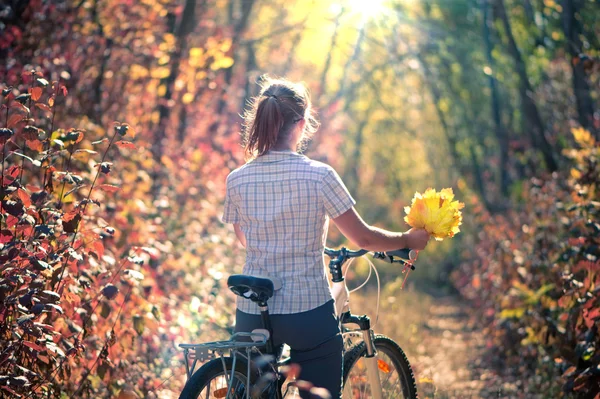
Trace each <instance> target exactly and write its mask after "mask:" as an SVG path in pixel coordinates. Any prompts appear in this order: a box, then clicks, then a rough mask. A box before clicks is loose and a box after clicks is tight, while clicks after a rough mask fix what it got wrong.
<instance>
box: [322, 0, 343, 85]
mask: <svg viewBox="0 0 600 399" xmlns="http://www.w3.org/2000/svg"><path fill="white" fill-rule="evenodd" d="M344 12H345V10H344V8H343V7H342V9H341V10H340V12H339V13H338V15H337V16H336V18H335V28H334V29H333V34H332V35H331V44H330V45H329V51H328V52H327V58H326V59H325V65H324V66H323V72H322V73H321V81H320V84H319V89H320V94H321V95H323V94H325V92H326V89H325V86H326V84H327V73H328V72H329V67H330V66H331V56H332V53H333V50H334V49H335V45H336V43H337V36H338V29H339V27H340V19H341V18H342V15H344Z"/></svg>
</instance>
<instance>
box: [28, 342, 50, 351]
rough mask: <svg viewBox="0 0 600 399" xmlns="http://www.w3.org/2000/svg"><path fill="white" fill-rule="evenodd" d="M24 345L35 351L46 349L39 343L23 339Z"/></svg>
mask: <svg viewBox="0 0 600 399" xmlns="http://www.w3.org/2000/svg"><path fill="white" fill-rule="evenodd" d="M23 345H25V346H26V347H28V348H31V349H33V350H34V351H38V352H42V351H44V350H45V349H44V348H42V347H41V346H39V345H38V344H36V343H33V342H29V341H23Z"/></svg>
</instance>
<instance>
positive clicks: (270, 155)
mask: <svg viewBox="0 0 600 399" xmlns="http://www.w3.org/2000/svg"><path fill="white" fill-rule="evenodd" d="M297 157H300V158H303V157H304V155H302V154H298V153H297V152H295V151H292V150H285V151H273V150H270V151H268V152H267V153H265V154H263V155H261V156H259V157H256V158H255V159H254V160H253V162H278V161H283V160H285V159H291V158H297Z"/></svg>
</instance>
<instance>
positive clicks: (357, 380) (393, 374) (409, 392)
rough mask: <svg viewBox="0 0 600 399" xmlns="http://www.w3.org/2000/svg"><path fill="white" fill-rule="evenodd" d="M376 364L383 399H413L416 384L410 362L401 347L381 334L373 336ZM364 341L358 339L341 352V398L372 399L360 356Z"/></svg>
mask: <svg viewBox="0 0 600 399" xmlns="http://www.w3.org/2000/svg"><path fill="white" fill-rule="evenodd" d="M374 344H375V348H376V350H377V366H378V370H379V379H380V381H381V388H382V391H383V398H384V399H392V398H393V399H396V398H403V399H417V386H416V383H415V377H414V374H413V371H412V368H411V367H410V363H409V362H408V359H407V358H406V355H405V354H404V352H403V351H402V349H401V348H400V347H399V346H398V344H396V343H395V342H394V341H392V340H391V339H390V338H388V337H386V336H384V335H376V336H375V339H374ZM366 354H367V349H366V347H365V343H364V342H361V343H359V344H357V345H355V346H354V347H353V348H352V349H350V350H349V351H348V352H346V353H345V354H344V390H343V395H342V397H343V398H344V399H363V398H372V397H373V396H372V394H371V386H370V384H369V379H368V377H367V368H366V364H365V361H364V359H363V358H364V357H365V356H366Z"/></svg>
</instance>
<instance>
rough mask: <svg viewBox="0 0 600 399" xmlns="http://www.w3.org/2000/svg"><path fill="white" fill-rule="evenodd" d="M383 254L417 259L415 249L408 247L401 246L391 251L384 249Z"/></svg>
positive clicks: (405, 258)
mask: <svg viewBox="0 0 600 399" xmlns="http://www.w3.org/2000/svg"><path fill="white" fill-rule="evenodd" d="M385 254H386V255H388V256H394V257H397V258H400V259H404V260H415V259H417V251H415V250H414V249H410V248H402V249H396V250H393V251H386V252H385Z"/></svg>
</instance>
